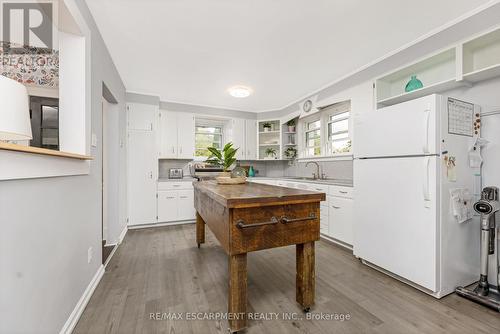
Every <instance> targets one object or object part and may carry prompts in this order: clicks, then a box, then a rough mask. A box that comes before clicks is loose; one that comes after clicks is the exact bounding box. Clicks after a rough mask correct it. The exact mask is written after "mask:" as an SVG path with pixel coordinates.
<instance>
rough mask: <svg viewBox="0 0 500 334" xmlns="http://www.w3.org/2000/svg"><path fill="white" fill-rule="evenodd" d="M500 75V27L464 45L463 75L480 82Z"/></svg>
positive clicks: (469, 80) (466, 78)
mask: <svg viewBox="0 0 500 334" xmlns="http://www.w3.org/2000/svg"><path fill="white" fill-rule="evenodd" d="M497 76H500V29H497V30H494V31H492V32H489V33H487V34H484V35H482V36H480V37H478V38H475V39H473V40H471V41H469V42H466V43H464V45H463V77H464V80H467V81H468V82H479V81H482V80H488V79H491V78H494V77H497Z"/></svg>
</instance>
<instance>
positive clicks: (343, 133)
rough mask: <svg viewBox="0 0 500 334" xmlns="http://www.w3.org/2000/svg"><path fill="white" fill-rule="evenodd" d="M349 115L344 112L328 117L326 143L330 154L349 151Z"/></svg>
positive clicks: (347, 112)
mask: <svg viewBox="0 0 500 334" xmlns="http://www.w3.org/2000/svg"><path fill="white" fill-rule="evenodd" d="M349 115H350V112H349V111H344V112H341V113H336V114H333V115H329V116H328V143H329V146H330V147H331V153H332V154H336V153H347V152H350V151H351V139H350V138H349Z"/></svg>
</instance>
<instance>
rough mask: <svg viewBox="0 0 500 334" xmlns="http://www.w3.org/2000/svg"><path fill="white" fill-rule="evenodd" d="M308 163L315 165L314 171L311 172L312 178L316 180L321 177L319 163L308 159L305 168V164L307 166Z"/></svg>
mask: <svg viewBox="0 0 500 334" xmlns="http://www.w3.org/2000/svg"><path fill="white" fill-rule="evenodd" d="M309 164H315V165H316V173H313V179H315V180H316V179H319V178H321V174H320V172H319V164H318V163H317V162H316V161H308V162H307V163H306V168H307V166H309Z"/></svg>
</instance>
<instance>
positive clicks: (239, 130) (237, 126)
mask: <svg viewBox="0 0 500 334" xmlns="http://www.w3.org/2000/svg"><path fill="white" fill-rule="evenodd" d="M227 142H232V143H233V147H234V148H239V150H238V152H237V153H236V159H238V160H244V159H246V149H245V120H244V119H241V118H235V119H233V120H231V138H228V140H227Z"/></svg>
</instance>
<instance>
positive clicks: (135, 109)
mask: <svg viewBox="0 0 500 334" xmlns="http://www.w3.org/2000/svg"><path fill="white" fill-rule="evenodd" d="M157 111H158V110H157V107H156V106H154V105H150V104H140V103H127V123H128V124H127V128H128V130H139V131H153V130H154V128H155V127H154V125H155V122H156V114H157Z"/></svg>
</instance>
